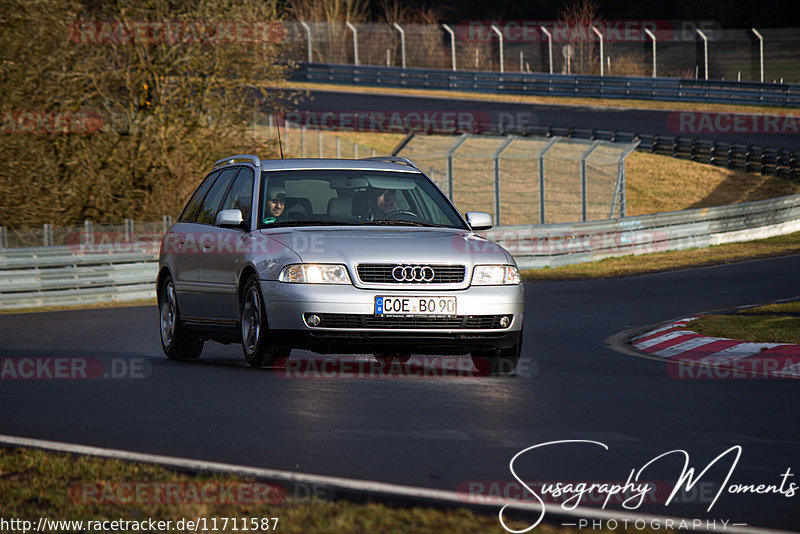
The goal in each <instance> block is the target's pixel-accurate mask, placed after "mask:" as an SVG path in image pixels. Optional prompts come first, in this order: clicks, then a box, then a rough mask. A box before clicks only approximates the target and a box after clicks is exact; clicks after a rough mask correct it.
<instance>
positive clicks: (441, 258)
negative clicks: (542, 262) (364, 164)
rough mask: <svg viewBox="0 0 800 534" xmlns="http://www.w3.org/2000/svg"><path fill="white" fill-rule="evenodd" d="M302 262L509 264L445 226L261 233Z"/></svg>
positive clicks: (490, 247) (476, 239)
mask: <svg viewBox="0 0 800 534" xmlns="http://www.w3.org/2000/svg"><path fill="white" fill-rule="evenodd" d="M261 233H262V234H263V235H265V236H268V237H269V238H271V239H273V240H276V241H278V242H280V243H282V244H283V245H284V246H285V247H287V248H289V249H290V250H292V251H293V252H294V253H295V254H297V255H298V256H299V257H300V258H301V260H302V261H303V262H305V263H343V264H346V265H354V264H356V263H422V262H427V263H448V264H464V265H479V264H511V265H514V264H515V263H514V259H513V258H512V257H511V255H510V254H509V253H508V252H507V251H506V250H505V249H504V248H502V247H500V246H499V245H497V244H496V243H493V242H492V241H489V240H487V239H485V238H483V237H481V236H479V235H476V234H474V233H473V232H470V231H467V230H457V229H449V228H410V227H379V228H376V227H371V228H362V227H358V228H354V227H347V226H341V227H339V226H337V227H322V228H308V227H305V228H286V229H277V228H276V229H274V230H271V229H265V230H261Z"/></svg>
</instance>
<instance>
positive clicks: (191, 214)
mask: <svg viewBox="0 0 800 534" xmlns="http://www.w3.org/2000/svg"><path fill="white" fill-rule="evenodd" d="M217 175H219V171H217V172H214V173H211V174H209V175H208V177H206V179H205V180H203V183H201V184H200V187H198V188H197V189H196V190H195V192H194V195H192V198H191V199H189V202H187V203H186V207H185V208H183V212H182V213H181V216H180V217H179V218H178V220H179V221H181V222H193V221H194V220H195V218H196V217H197V212H198V211H200V206H201V204H202V202H203V197H205V196H206V193H208V190H209V188H210V187H211V184H213V183H214V180H215V179H216V177H217Z"/></svg>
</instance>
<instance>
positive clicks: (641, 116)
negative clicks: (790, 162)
mask: <svg viewBox="0 0 800 534" xmlns="http://www.w3.org/2000/svg"><path fill="white" fill-rule="evenodd" d="M698 106H699V104H698ZM746 109H747V108H746V107H744V106H742V110H746ZM754 109H757V108H754ZM294 110H296V111H301V112H302V111H306V112H315V113H317V114H322V113H327V112H332V113H334V114H337V113H352V112H360V113H362V114H364V113H384V114H385V113H394V112H399V113H408V112H418V113H429V114H433V113H441V112H465V113H469V114H471V116H472V117H473V118H474V120H475V121H476V122H485V121H488V122H489V123H491V124H492V125H494V126H496V125H498V124H501V123H502V124H503V126H504V130H505V131H509V130H511V129H512V128H511V127H512V126H519V127H521V125H523V124H528V125H531V126H551V127H558V128H570V127H571V128H578V129H587V130H589V129H593V128H595V129H600V130H617V131H624V132H639V133H641V134H658V135H660V136H670V137H671V136H676V135H678V136H681V137H686V138H689V137H695V138H697V139H706V140H717V141H720V142H726V143H736V144H743V145H756V146H762V147H770V148H784V149H789V150H800V121H796V120H794V119H792V120H790V121H789V122H788V123H787V122H785V121H784V120H780V121H778V122H775V120H776V119H774V118H773V119H771V120H772V122H770V121H767V122H766V123H765V122H764V121H763V117H761V118H759V115H758V113H757V112H754V113H753V114H748V113H746V112H745V111H743V112H742V113H741V114H742V115H749V117H747V116H745V117H742V118H739V119H737V118H735V117H733V116H731V115H730V114H722V115H721V116H720V117H717V116H716V115H711V116H710V118H709V117H705V118H704V117H703V116H702V115H699V114H698V115H692V114H691V113H690V112H689V113H688V114H685V115H684V116H683V119H682V118H681V117H682V116H681V114H680V113H679V112H676V111H670V110H653V109H634V108H626V107H583V106H573V105H550V104H547V105H545V104H521V103H513V102H492V101H485V100H471V99H455V98H450V97H447V96H445V95H443V96H442V97H440V98H431V97H417V96H406V95H400V94H366V93H348V92H341V91H322V90H311V91H308V96H307V97H304V98H302V99H301V100H300V101H299V102H298V103H297V104H296V106H295V107H294ZM753 116H756V117H757V118H756V121H755V123H754V122H753V120H752V118H753ZM343 120H344V121H346V120H347V117H345V118H344V119H343ZM351 120H352V119H351ZM737 120H738V121H739V122H737ZM682 121H683V122H682ZM754 124H755V127H754V126H753V125H754Z"/></svg>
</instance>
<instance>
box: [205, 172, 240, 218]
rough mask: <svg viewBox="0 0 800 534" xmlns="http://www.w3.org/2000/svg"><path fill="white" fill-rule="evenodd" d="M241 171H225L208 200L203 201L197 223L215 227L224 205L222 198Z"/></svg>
mask: <svg viewBox="0 0 800 534" xmlns="http://www.w3.org/2000/svg"><path fill="white" fill-rule="evenodd" d="M238 171H239V169H238V168H233V169H225V170H224V171H222V172H221V173H220V175H219V178H217V181H216V182H214V185H213V186H212V187H211V189H210V190H209V191H208V194H207V195H206V198H204V199H203V205H202V207H201V208H200V213H198V214H197V220H196V222H198V223H200V224H211V225H213V224H214V222H215V221H216V217H217V210H218V209H219V206H220V204H221V203H222V197H223V196H224V195H225V192H226V191H227V190H228V186H230V185H231V182H232V181H233V178H234V176H236V173H237V172H238Z"/></svg>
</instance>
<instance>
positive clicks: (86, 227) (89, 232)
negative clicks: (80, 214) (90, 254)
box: [83, 219, 94, 245]
mask: <svg viewBox="0 0 800 534" xmlns="http://www.w3.org/2000/svg"><path fill="white" fill-rule="evenodd" d="M83 239H84V241H83V242H84V243H85V244H87V245H92V244H94V225H93V224H92V221H90V220H89V219H84V221H83Z"/></svg>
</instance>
